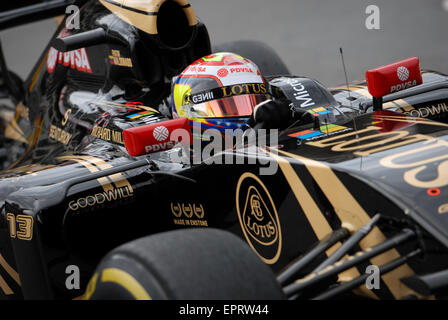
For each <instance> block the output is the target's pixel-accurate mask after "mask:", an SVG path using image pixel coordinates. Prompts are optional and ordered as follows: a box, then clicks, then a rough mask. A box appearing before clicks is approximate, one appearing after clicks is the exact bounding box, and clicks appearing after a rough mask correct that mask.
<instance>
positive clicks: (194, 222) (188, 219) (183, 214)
mask: <svg viewBox="0 0 448 320" xmlns="http://www.w3.org/2000/svg"><path fill="white" fill-rule="evenodd" d="M170 208H171V213H172V214H173V215H174V220H173V222H174V224H176V225H181V226H195V227H208V223H207V221H206V220H204V217H205V211H204V207H203V205H202V204H197V203H188V202H187V203H184V202H171V204H170Z"/></svg>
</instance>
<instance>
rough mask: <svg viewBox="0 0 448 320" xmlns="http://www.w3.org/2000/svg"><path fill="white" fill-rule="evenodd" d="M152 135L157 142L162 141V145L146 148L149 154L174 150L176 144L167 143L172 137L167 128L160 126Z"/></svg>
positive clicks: (157, 144)
mask: <svg viewBox="0 0 448 320" xmlns="http://www.w3.org/2000/svg"><path fill="white" fill-rule="evenodd" d="M152 135H153V137H154V139H156V140H157V141H160V142H161V143H156V144H153V145H150V146H146V147H145V151H146V152H147V153H150V152H158V151H163V150H168V149H171V148H174V145H175V143H174V142H172V141H166V140H167V139H168V137H169V135H170V131H169V130H168V129H167V128H166V127H164V126H159V127H157V128H155V129H154V131H153V133H152Z"/></svg>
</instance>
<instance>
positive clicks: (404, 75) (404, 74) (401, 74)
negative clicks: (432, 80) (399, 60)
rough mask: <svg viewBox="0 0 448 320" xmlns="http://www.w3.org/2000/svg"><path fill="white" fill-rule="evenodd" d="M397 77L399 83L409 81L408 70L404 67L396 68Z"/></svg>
mask: <svg viewBox="0 0 448 320" xmlns="http://www.w3.org/2000/svg"><path fill="white" fill-rule="evenodd" d="M397 76H398V79H400V80H401V81H406V80H408V79H409V70H408V68H406V67H403V66H401V67H398V68H397Z"/></svg>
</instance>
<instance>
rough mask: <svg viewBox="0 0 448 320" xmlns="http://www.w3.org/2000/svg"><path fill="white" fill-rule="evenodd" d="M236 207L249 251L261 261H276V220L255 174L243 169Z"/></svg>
mask: <svg viewBox="0 0 448 320" xmlns="http://www.w3.org/2000/svg"><path fill="white" fill-rule="evenodd" d="M236 210H237V214H238V219H239V221H240V224H241V229H242V231H243V234H244V237H245V238H246V241H247V242H248V244H249V246H250V247H251V248H252V250H253V251H254V252H255V253H256V254H257V255H258V256H259V257H260V259H261V260H263V261H264V262H265V263H267V264H274V263H276V262H277V260H278V258H279V257H280V252H281V249H282V234H281V228H280V221H279V217H278V213H277V209H276V207H275V204H274V201H273V200H272V197H271V195H270V194H269V191H268V189H267V188H266V186H265V185H264V184H263V182H262V181H261V180H260V179H259V178H258V177H257V176H256V175H254V174H252V173H249V172H247V173H244V174H243V175H242V176H241V177H240V179H239V181H238V185H237V190H236Z"/></svg>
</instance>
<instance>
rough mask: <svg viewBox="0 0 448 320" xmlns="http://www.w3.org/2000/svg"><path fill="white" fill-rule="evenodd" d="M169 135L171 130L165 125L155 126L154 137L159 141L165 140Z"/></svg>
mask: <svg viewBox="0 0 448 320" xmlns="http://www.w3.org/2000/svg"><path fill="white" fill-rule="evenodd" d="M169 135H170V132H169V131H168V129H167V128H166V127H164V126H159V127H157V128H155V129H154V132H153V136H154V139H156V140H157V141H165V140H166V139H168V136H169Z"/></svg>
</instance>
